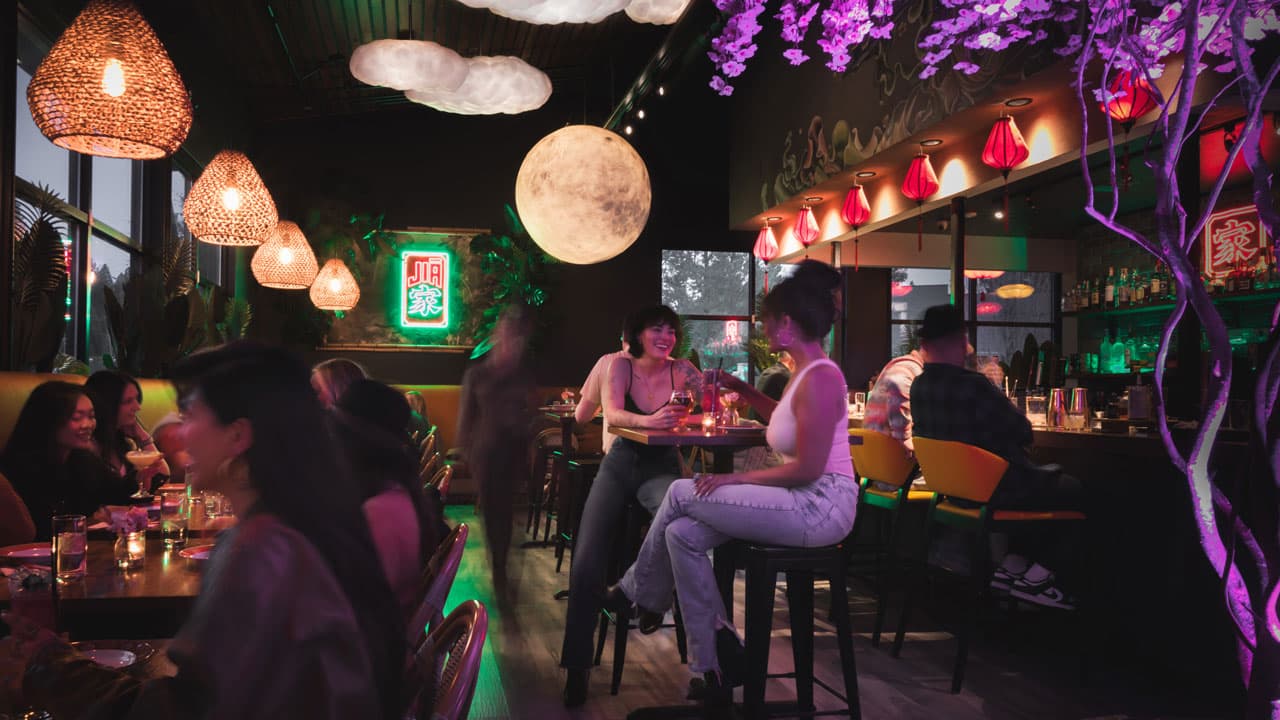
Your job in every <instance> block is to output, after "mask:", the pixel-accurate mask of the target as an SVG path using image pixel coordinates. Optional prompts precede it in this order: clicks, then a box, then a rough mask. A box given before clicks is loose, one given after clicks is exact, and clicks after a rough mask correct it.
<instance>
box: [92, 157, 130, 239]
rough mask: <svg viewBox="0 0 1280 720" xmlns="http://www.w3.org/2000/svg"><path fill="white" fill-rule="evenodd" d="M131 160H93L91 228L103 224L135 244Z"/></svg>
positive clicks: (96, 158)
mask: <svg viewBox="0 0 1280 720" xmlns="http://www.w3.org/2000/svg"><path fill="white" fill-rule="evenodd" d="M137 164H138V163H136V162H135V161H133V160H125V159H122V158H104V157H95V158H94V159H93V173H92V177H93V193H92V195H91V196H90V197H91V199H92V205H93V207H92V209H93V219H94V224H95V225H97V224H98V223H102V224H105V225H107V226H108V227H110V228H111V229H112V230H115V231H116V232H117V233H119V234H120V235H121V236H122V237H126V238H132V239H133V241H134V244H135V245H136V244H138V243H137V240H136V238H137V237H138V236H137V233H135V232H134V231H133V229H134V225H135V223H134V218H135V210H136V209H135V207H134V198H135V197H137V193H135V192H134V191H135V189H136V187H135V185H136V183H135V180H134V176H135V166H136V165H137Z"/></svg>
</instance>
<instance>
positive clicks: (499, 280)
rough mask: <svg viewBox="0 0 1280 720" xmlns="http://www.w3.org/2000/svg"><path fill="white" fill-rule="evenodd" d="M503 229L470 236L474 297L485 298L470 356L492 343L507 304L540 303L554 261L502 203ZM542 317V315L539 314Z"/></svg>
mask: <svg viewBox="0 0 1280 720" xmlns="http://www.w3.org/2000/svg"><path fill="white" fill-rule="evenodd" d="M502 219H503V222H502V226H503V227H504V228H505V232H503V233H497V232H494V233H489V234H487V235H477V236H475V237H474V238H472V239H471V254H472V255H473V256H474V257H476V258H479V260H480V270H481V273H482V274H483V277H484V282H483V285H482V286H481V287H479V288H477V289H476V290H477V292H476V295H475V297H477V298H487V299H488V300H489V304H488V305H487V306H485V307H484V308H483V309H481V308H480V306H478V305H477V306H474V307H473V311H479V313H480V318H479V321H478V322H477V324H476V328H475V331H474V338H475V340H476V349H475V351H474V352H473V353H472V354H471V356H472V357H480V356H481V355H484V354H485V353H486V352H488V351H489V348H490V347H491V346H492V339H491V335H492V333H493V326H494V325H495V324H496V323H497V321H498V317H499V316H500V315H502V311H503V309H504V308H506V307H507V306H508V305H510V304H512V303H516V302H523V303H526V304H528V305H530V306H532V307H535V308H536V307H542V306H543V305H544V304H545V303H546V302H547V287H548V284H549V273H548V270H547V268H548V266H549V265H551V264H552V263H554V262H555V260H554V259H552V258H551V257H550V256H549V255H547V254H546V253H544V252H543V251H542V248H540V247H538V246H537V244H536V243H534V242H533V238H531V237H529V233H528V232H527V231H526V230H525V228H524V223H522V222H520V217H519V216H518V215H517V214H516V211H515V208H513V207H511V206H510V205H504V206H503V216H502ZM543 320H544V321H545V318H543Z"/></svg>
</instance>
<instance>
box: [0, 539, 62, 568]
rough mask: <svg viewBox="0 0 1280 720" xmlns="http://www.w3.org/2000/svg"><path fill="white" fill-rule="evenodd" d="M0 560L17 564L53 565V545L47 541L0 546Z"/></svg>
mask: <svg viewBox="0 0 1280 720" xmlns="http://www.w3.org/2000/svg"><path fill="white" fill-rule="evenodd" d="M0 560H7V561H8V562H9V563H10V564H18V565H44V566H52V565H53V546H52V544H51V543H49V542H38V543H23V544H21V545H9V546H7V547H2V548H0Z"/></svg>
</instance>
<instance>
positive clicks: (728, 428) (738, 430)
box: [720, 425, 766, 435]
mask: <svg viewBox="0 0 1280 720" xmlns="http://www.w3.org/2000/svg"><path fill="white" fill-rule="evenodd" d="M720 429H721V430H723V431H725V432H727V433H733V434H734V435H749V434H751V433H761V432H764V431H765V429H766V428H765V426H764V425H721V426H720Z"/></svg>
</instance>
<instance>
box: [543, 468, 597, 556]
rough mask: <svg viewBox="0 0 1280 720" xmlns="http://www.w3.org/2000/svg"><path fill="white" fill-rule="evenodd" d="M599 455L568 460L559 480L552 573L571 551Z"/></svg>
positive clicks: (593, 479)
mask: <svg viewBox="0 0 1280 720" xmlns="http://www.w3.org/2000/svg"><path fill="white" fill-rule="evenodd" d="M601 460H603V457H601V456H594V457H575V458H573V459H571V460H569V462H568V464H567V470H566V472H565V474H564V476H563V477H562V478H560V480H561V481H562V482H561V483H560V491H559V493H558V495H559V497H558V501H557V503H556V504H557V508H556V539H555V546H556V572H557V573H558V572H560V569H561V567H562V566H563V564H564V556H565V554H566V551H568V552H572V551H573V539H574V538H575V537H577V535H578V526H579V525H581V524H582V510H583V508H584V507H585V506H586V504H587V494H588V493H589V492H590V491H591V483H592V482H594V481H595V477H596V473H597V472H599V471H600V461H601Z"/></svg>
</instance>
